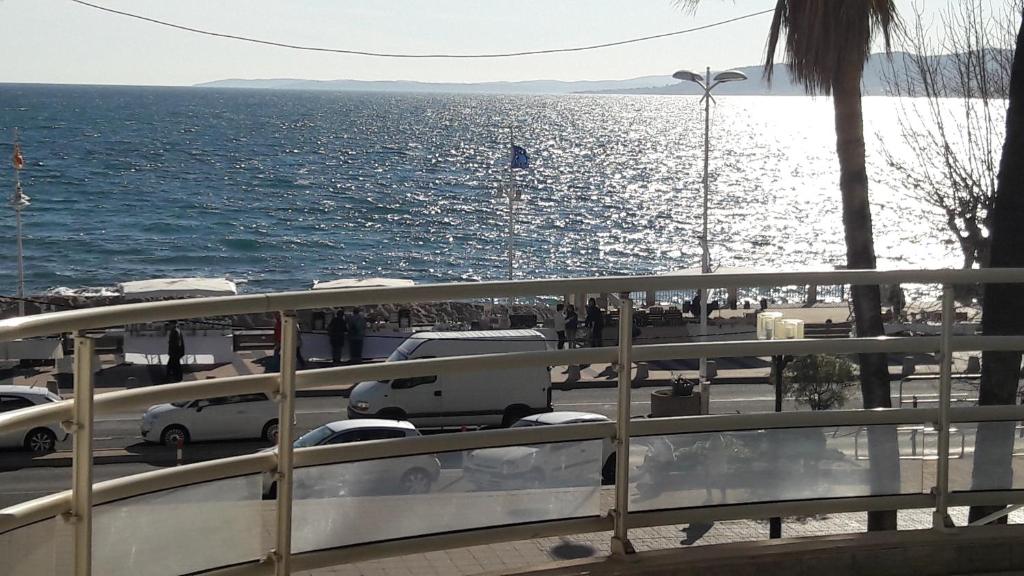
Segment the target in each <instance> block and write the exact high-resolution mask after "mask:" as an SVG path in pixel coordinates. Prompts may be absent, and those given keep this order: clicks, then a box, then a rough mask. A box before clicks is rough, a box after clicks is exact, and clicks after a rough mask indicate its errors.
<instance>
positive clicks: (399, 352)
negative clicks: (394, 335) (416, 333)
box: [388, 338, 424, 362]
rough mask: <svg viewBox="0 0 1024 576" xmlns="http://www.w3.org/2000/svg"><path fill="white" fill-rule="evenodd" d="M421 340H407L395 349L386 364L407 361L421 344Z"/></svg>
mask: <svg viewBox="0 0 1024 576" xmlns="http://www.w3.org/2000/svg"><path fill="white" fill-rule="evenodd" d="M423 342H424V340H423V339H422V338H409V339H408V340H406V341H405V342H402V344H401V346H399V347H398V348H395V351H394V352H392V353H391V355H390V356H388V362H403V361H405V360H408V359H409V358H410V357H411V356H412V353H413V352H415V351H416V349H417V348H419V347H420V345H421V344H423Z"/></svg>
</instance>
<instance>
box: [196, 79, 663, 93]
mask: <svg viewBox="0 0 1024 576" xmlns="http://www.w3.org/2000/svg"><path fill="white" fill-rule="evenodd" d="M668 81H672V78H671V77H670V78H668ZM664 82H666V79H665V78H664V77H661V76H643V77H640V78H632V79H629V80H579V81H575V82H565V81H561V80H526V81H522V82H477V83H457V82H413V81H409V80H376V81H375V80H301V79H294V78H278V79H268V80H245V79H230V80H217V81H214V82H205V83H203V84H197V85H196V86H199V87H203V88H270V89H277V90H333V91H363V92H461V93H466V94H571V93H573V92H594V91H602V90H629V89H633V88H645V87H650V86H657V85H659V84H661V83H664Z"/></svg>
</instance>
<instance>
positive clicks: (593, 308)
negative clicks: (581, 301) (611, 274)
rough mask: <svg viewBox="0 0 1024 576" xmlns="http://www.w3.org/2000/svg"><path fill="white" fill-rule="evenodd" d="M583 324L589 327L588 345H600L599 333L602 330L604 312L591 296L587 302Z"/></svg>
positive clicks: (598, 346)
mask: <svg viewBox="0 0 1024 576" xmlns="http://www.w3.org/2000/svg"><path fill="white" fill-rule="evenodd" d="M583 324H584V326H586V327H587V328H589V329H590V347H591V348H600V347H601V335H602V333H603V332H604V313H603V312H601V309H600V308H598V307H597V300H595V299H594V298H591V299H590V300H589V301H588V302H587V317H586V319H585V320H584V321H583Z"/></svg>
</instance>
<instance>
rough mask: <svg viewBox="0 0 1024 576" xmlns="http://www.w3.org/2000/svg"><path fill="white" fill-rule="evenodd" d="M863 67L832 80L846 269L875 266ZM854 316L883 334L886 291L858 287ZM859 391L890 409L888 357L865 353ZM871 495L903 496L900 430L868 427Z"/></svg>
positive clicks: (867, 331) (881, 517)
mask: <svg viewBox="0 0 1024 576" xmlns="http://www.w3.org/2000/svg"><path fill="white" fill-rule="evenodd" d="M861 71H862V63H861V62H858V61H857V60H856V59H855V58H846V59H845V61H844V63H843V64H842V65H841V66H839V67H838V69H837V71H836V75H835V77H834V78H833V81H832V98H833V100H832V101H833V105H834V106H835V119H836V153H837V154H838V155H839V190H840V192H841V193H842V197H843V229H844V231H845V233H846V265H847V267H848V268H850V269H851V270H866V269H873V268H874V267H875V244H874V237H873V236H872V229H871V206H870V204H869V203H868V173H867V167H866V166H865V159H864V119H863V114H862V111H861V94H860V77H861ZM852 288H853V289H852V292H853V295H852V298H853V313H854V320H855V326H856V331H857V336H859V337H869V336H882V335H884V334H885V328H884V327H883V326H882V298H881V291H880V290H879V287H878V286H877V285H875V286H853V287H852ZM859 360H860V387H861V394H862V395H863V398H864V408H891V407H892V398H891V395H890V390H889V368H888V363H887V358H886V355H885V354H860V356H859ZM868 454H869V456H870V478H871V493H872V494H873V495H879V496H881V495H892V494H899V493H900V469H899V449H898V445H897V439H896V429H895V428H894V427H891V426H872V427H870V428H869V429H868ZM895 529H896V511H895V510H890V511H882V512H869V513H868V530H895Z"/></svg>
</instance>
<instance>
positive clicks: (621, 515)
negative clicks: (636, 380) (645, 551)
mask: <svg viewBox="0 0 1024 576" xmlns="http://www.w3.org/2000/svg"><path fill="white" fill-rule="evenodd" d="M632 357H633V300H631V299H630V297H629V292H623V293H622V294H620V296H619V405H618V417H617V419H616V432H615V508H613V509H612V511H611V512H612V519H613V520H614V521H615V529H614V533H613V534H612V554H616V555H625V554H632V553H633V552H635V550H634V548H633V544H632V543H630V541H629V534H628V531H627V528H626V516H627V515H628V514H629V419H630V417H631V415H632V414H631V412H630V408H631V401H632V395H631V393H632V388H633V386H632V385H633V378H632V372H633V371H632V367H633V366H632V364H633V360H632Z"/></svg>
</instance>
